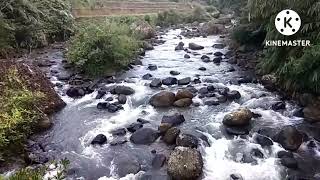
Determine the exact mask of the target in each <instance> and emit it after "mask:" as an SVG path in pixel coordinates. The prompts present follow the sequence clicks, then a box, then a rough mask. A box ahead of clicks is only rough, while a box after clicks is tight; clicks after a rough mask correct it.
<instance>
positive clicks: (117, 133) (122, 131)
mask: <svg viewBox="0 0 320 180" xmlns="http://www.w3.org/2000/svg"><path fill="white" fill-rule="evenodd" d="M126 133H127V132H126V130H125V129H124V128H120V129H116V130H113V131H111V134H112V136H124V135H126Z"/></svg>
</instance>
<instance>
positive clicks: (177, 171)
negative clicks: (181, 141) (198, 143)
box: [168, 147, 203, 180]
mask: <svg viewBox="0 0 320 180" xmlns="http://www.w3.org/2000/svg"><path fill="white" fill-rule="evenodd" d="M202 168H203V161H202V156H201V154H200V152H199V151H197V150H196V149H191V148H186V147H177V148H175V149H174V151H173V152H172V153H171V154H170V157H169V160H168V174H169V175H170V176H171V177H172V178H173V179H181V180H182V179H183V180H189V179H190V180H192V179H197V178H198V177H200V175H201V174H202Z"/></svg>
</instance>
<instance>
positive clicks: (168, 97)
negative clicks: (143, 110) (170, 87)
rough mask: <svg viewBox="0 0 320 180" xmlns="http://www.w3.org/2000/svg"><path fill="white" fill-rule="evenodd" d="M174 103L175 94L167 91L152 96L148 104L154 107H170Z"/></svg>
mask: <svg viewBox="0 0 320 180" xmlns="http://www.w3.org/2000/svg"><path fill="white" fill-rule="evenodd" d="M174 101H175V94H174V93H172V92H168V91H162V92H160V93H157V94H155V95H153V96H152V97H151V99H150V101H149V103H150V104H151V105H152V106H154V107H170V106H172V105H173V103H174Z"/></svg>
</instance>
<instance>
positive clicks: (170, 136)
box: [163, 127, 180, 145]
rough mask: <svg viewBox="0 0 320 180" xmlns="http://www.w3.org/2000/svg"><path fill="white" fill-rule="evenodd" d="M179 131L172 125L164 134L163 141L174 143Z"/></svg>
mask: <svg viewBox="0 0 320 180" xmlns="http://www.w3.org/2000/svg"><path fill="white" fill-rule="evenodd" d="M179 133H180V129H178V128H176V127H172V128H170V129H169V130H167V132H166V133H165V134H164V136H163V141H164V142H165V143H167V144H169V145H172V144H175V143H176V139H177V137H178V135H179Z"/></svg>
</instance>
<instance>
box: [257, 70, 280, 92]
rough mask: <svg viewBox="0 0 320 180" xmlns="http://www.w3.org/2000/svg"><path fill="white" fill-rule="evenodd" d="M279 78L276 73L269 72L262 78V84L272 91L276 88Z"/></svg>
mask: <svg viewBox="0 0 320 180" xmlns="http://www.w3.org/2000/svg"><path fill="white" fill-rule="evenodd" d="M276 83H277V78H276V77H275V76H274V75H271V74H268V75H264V76H262V78H261V84H262V85H263V86H264V87H265V88H266V89H268V90H270V91H275V90H276Z"/></svg>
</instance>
